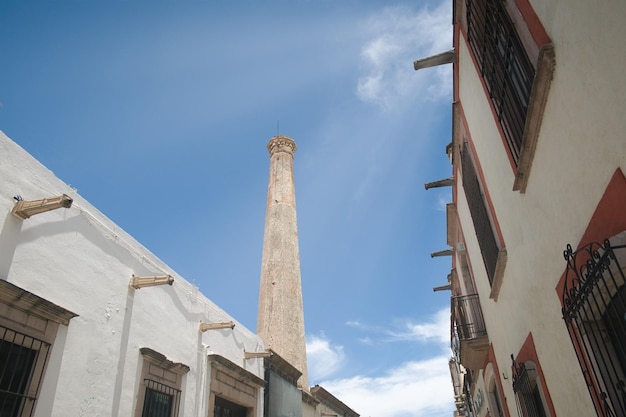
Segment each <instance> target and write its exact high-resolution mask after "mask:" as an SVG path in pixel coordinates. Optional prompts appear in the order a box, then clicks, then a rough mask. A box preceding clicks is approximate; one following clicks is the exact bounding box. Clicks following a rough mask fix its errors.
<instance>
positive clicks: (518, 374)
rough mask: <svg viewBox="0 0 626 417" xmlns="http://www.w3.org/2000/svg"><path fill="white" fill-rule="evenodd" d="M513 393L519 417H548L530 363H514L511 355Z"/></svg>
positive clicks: (535, 375)
mask: <svg viewBox="0 0 626 417" xmlns="http://www.w3.org/2000/svg"><path fill="white" fill-rule="evenodd" d="M511 360H512V361H513V365H512V368H513V392H514V393H515V402H516V403H517V411H518V412H519V415H520V416H521V417H548V414H547V413H546V407H545V406H544V404H543V399H542V398H541V391H540V387H539V384H538V381H537V370H536V368H535V365H534V364H533V363H532V362H519V363H518V362H516V361H515V358H514V357H513V355H511Z"/></svg>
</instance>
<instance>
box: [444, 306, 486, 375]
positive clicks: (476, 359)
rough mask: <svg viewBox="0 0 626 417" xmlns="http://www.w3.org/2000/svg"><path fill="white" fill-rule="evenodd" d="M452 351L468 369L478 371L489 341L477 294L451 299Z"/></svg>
mask: <svg viewBox="0 0 626 417" xmlns="http://www.w3.org/2000/svg"><path fill="white" fill-rule="evenodd" d="M451 308H452V320H453V323H452V350H453V351H454V352H455V355H456V356H457V357H458V358H459V360H460V362H461V363H462V364H463V366H465V367H466V368H468V369H473V370H474V369H478V368H479V367H480V366H481V365H482V362H483V360H484V358H485V355H486V354H487V349H488V347H489V339H488V337H487V327H486V326H485V320H484V318H483V312H482V309H481V307H480V300H479V298H478V294H469V295H463V296H456V297H452V303H451Z"/></svg>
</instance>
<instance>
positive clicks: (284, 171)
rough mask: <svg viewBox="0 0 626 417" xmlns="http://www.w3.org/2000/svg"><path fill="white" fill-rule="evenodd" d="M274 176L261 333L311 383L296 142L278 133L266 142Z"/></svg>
mask: <svg viewBox="0 0 626 417" xmlns="http://www.w3.org/2000/svg"><path fill="white" fill-rule="evenodd" d="M267 150H268V151H269V153H270V174H269V183H268V187H267V208H266V213H265V235H264V238H263V259H262V265H261V285H260V291H259V313H258V316H257V333H258V334H259V336H261V338H262V339H263V340H264V341H265V343H266V344H267V345H268V347H269V348H271V349H272V350H274V351H275V352H277V353H278V354H279V355H281V356H282V357H283V358H285V359H286V360H287V361H288V362H289V363H291V364H292V365H293V366H295V367H296V368H297V369H298V370H299V371H300V372H302V376H301V377H300V379H299V380H298V386H299V387H301V388H302V389H304V390H307V391H308V389H309V387H308V375H307V365H306V338H305V333H304V309H303V305H302V282H301V278H300V253H299V249H298V224H297V220H296V193H295V186H294V180H293V155H294V153H295V151H296V144H295V142H294V141H293V139H291V138H289V137H287V136H275V137H273V138H272V139H271V140H270V141H269V143H268V144H267Z"/></svg>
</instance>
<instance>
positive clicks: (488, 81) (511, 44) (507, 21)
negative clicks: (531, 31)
mask: <svg viewBox="0 0 626 417" xmlns="http://www.w3.org/2000/svg"><path fill="white" fill-rule="evenodd" d="M465 3H466V10H467V38H468V42H469V44H470V47H471V49H472V51H473V53H474V56H475V57H476V61H477V62H478V67H479V70H480V75H481V76H482V78H483V80H484V82H485V85H486V87H487V91H488V92H489V98H490V100H491V103H492V104H493V107H494V109H495V113H496V116H497V119H498V122H499V124H500V126H501V127H502V131H503V133H504V137H505V140H506V143H507V145H508V148H509V150H510V152H511V156H512V158H513V161H514V162H515V165H517V164H518V163H519V160H520V153H521V149H522V140H523V135H524V126H525V124H526V116H527V114H528V105H529V101H530V92H531V88H532V84H533V80H534V78H535V69H534V67H533V65H532V63H531V61H530V59H529V58H528V54H527V53H526V50H525V49H524V46H523V45H522V42H521V41H520V38H519V35H518V34H517V31H516V30H515V26H514V25H513V22H512V21H511V18H510V17H509V15H508V14H507V12H506V9H505V6H504V1H503V0H466V1H465Z"/></svg>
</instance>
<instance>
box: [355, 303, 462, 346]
mask: <svg viewBox="0 0 626 417" xmlns="http://www.w3.org/2000/svg"><path fill="white" fill-rule="evenodd" d="M393 322H394V324H393V327H391V328H388V327H381V326H371V325H368V324H365V323H362V322H360V321H358V320H349V321H347V322H346V325H347V326H349V327H352V328H354V329H358V330H362V331H364V332H368V335H367V336H364V337H362V338H361V339H359V340H360V341H363V342H365V341H367V344H373V343H375V341H377V342H378V343H390V342H418V343H438V344H443V345H445V346H446V347H447V346H448V344H449V343H450V309H449V308H447V307H446V308H443V309H441V310H439V311H438V312H436V313H435V314H433V315H431V316H429V317H428V318H427V319H426V320H424V321H416V320H414V319H395V320H394V321H393Z"/></svg>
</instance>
